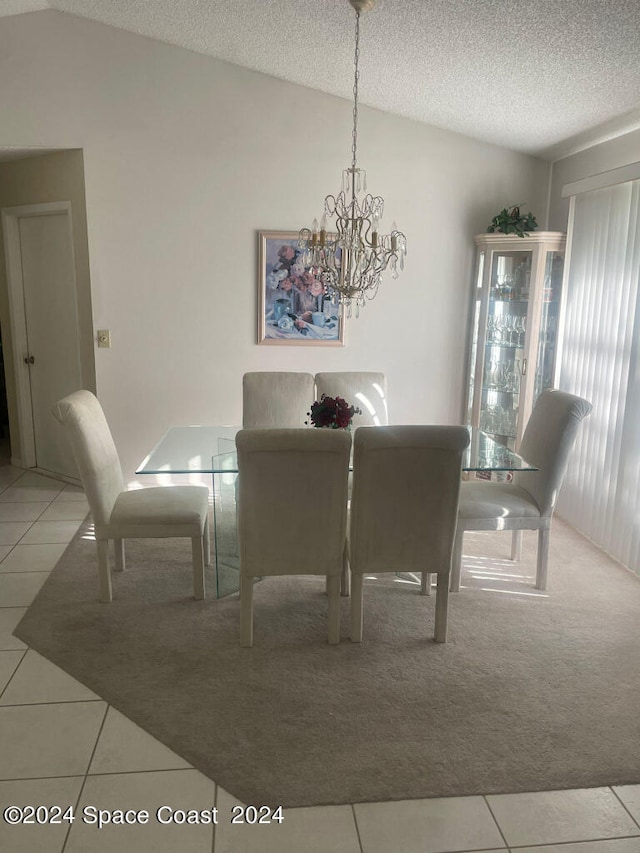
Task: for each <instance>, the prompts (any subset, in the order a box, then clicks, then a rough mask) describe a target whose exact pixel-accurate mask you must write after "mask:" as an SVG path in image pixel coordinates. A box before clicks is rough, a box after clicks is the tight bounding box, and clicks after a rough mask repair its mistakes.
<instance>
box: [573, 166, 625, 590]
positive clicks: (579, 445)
mask: <svg viewBox="0 0 640 853" xmlns="http://www.w3.org/2000/svg"><path fill="white" fill-rule="evenodd" d="M571 205H572V212H571V216H570V222H571V225H570V228H569V242H570V257H569V268H568V269H569V272H568V280H567V288H566V296H565V310H564V319H563V333H562V355H561V362H560V364H561V366H560V378H559V383H558V384H559V387H560V388H562V389H563V390H565V391H570V392H571V393H573V394H578V395H579V396H581V397H585V398H586V399H587V400H589V401H590V402H591V403H592V404H593V411H592V413H591V416H590V417H589V418H587V419H586V421H585V422H584V423H583V426H582V429H581V431H580V433H579V436H578V440H577V442H576V448H575V451H574V454H573V456H572V460H571V464H570V468H569V470H568V471H567V476H566V478H565V481H564V487H563V489H562V492H561V495H560V499H559V502H558V511H559V513H560V515H561V516H562V517H563V518H565V519H566V520H567V521H568V522H569V523H570V524H572V525H573V526H574V527H576V528H577V529H578V530H580V531H582V532H583V533H585V534H586V535H587V536H588V537H589V538H590V539H592V540H593V541H594V542H596V543H597V544H598V545H600V546H601V547H602V548H603V549H604V550H605V551H607V552H608V553H609V554H611V555H612V556H613V557H615V558H616V559H617V560H619V561H620V562H621V563H623V564H624V565H626V566H628V567H629V568H631V569H633V570H634V571H635V572H637V573H639V574H640V348H639V347H640V299H639V298H638V288H639V284H640V180H636V181H628V182H626V183H622V184H618V185H616V186H612V187H606V188H604V189H598V190H594V191H591V192H584V193H581V194H580V195H576V196H574V197H573V198H572V199H571Z"/></svg>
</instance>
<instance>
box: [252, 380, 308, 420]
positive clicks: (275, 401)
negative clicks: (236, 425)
mask: <svg viewBox="0 0 640 853" xmlns="http://www.w3.org/2000/svg"><path fill="white" fill-rule="evenodd" d="M313 395H314V384H313V376H312V375H311V374H310V373H296V372H293V371H291V372H285V371H275V370H274V371H268V370H265V371H257V372H254V373H245V374H244V376H243V377H242V426H243V427H244V428H245V429H257V428H270V427H279V428H291V429H295V428H298V427H303V426H304V425H305V421H306V420H307V414H308V412H309V410H310V408H311V404H312V403H313V401H314V396H313Z"/></svg>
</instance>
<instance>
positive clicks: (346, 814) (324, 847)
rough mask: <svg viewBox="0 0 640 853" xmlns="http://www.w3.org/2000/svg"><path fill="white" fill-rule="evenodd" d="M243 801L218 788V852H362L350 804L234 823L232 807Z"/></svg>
mask: <svg viewBox="0 0 640 853" xmlns="http://www.w3.org/2000/svg"><path fill="white" fill-rule="evenodd" d="M240 805H241V803H240V801H239V800H237V799H236V798H235V797H232V796H231V794H229V793H228V792H227V791H225V790H224V789H223V788H220V787H219V788H218V803H217V806H218V825H217V827H216V844H215V848H214V850H215V853H283V851H289V850H291V851H294V850H295V851H304V853H329V851H331V853H360V844H359V843H358V833H357V831H356V826H355V821H354V819H353V811H352V809H351V806H316V807H315V808H300V809H285V810H284V812H283V816H284V820H283V822H282V823H278V822H277V821H273V822H271V823H270V824H254V825H251V824H248V823H244V824H239V823H233V824H232V823H231V819H232V818H233V817H234V816H235V815H234V812H233V811H232V809H233V807H234V806H240ZM253 805H254V806H260V805H262V804H261V803H254V804H253ZM272 805H273V804H272ZM240 817H241V815H240ZM265 819H266V818H265Z"/></svg>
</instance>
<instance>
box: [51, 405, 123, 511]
mask: <svg viewBox="0 0 640 853" xmlns="http://www.w3.org/2000/svg"><path fill="white" fill-rule="evenodd" d="M52 412H53V415H54V417H55V418H56V419H57V420H58V421H60V423H61V424H62V425H63V426H64V427H65V430H66V433H67V436H68V438H69V441H70V442H71V449H72V451H73V456H74V458H75V460H76V464H77V466H78V471H79V472H80V479H81V480H82V486H83V488H84V491H85V494H86V496H87V501H88V502H89V508H90V509H91V515H92V516H93V521H94V524H95V525H96V526H100V525H103V524H108V523H109V519H110V518H111V510H112V509H113V505H114V503H115V501H116V498H117V497H118V495H119V494H120V493H121V492H122V491H123V490H124V480H123V477H122V468H121V467H120V459H119V458H118V451H117V450H116V446H115V444H114V443H113V438H112V436H111V431H110V430H109V425H108V424H107V419H106V418H105V416H104V412H103V410H102V406H101V405H100V403H99V402H98V400H97V398H96V397H95V396H94V395H93V394H92V393H91V392H90V391H74V392H73V394H69V395H68V396H67V397H63V399H62V400H59V401H58V402H57V403H56V404H55V405H54V407H53V409H52Z"/></svg>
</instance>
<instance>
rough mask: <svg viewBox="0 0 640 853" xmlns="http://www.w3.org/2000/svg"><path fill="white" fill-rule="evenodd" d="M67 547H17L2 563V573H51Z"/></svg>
mask: <svg viewBox="0 0 640 853" xmlns="http://www.w3.org/2000/svg"><path fill="white" fill-rule="evenodd" d="M66 548H67V546H66V545H65V544H64V543H63V544H60V545H52V544H47V545H23V544H22V543H20V544H19V545H16V546H15V547H14V548H13V549H12V551H11V553H10V554H8V555H7V556H6V557H5V558H4V560H3V561H2V562H1V563H0V572H50V571H51V569H53V568H54V566H55V565H56V563H57V562H58V560H59V559H60V557H62V555H63V554H64V552H65V550H66Z"/></svg>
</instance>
